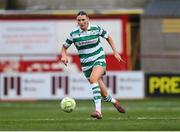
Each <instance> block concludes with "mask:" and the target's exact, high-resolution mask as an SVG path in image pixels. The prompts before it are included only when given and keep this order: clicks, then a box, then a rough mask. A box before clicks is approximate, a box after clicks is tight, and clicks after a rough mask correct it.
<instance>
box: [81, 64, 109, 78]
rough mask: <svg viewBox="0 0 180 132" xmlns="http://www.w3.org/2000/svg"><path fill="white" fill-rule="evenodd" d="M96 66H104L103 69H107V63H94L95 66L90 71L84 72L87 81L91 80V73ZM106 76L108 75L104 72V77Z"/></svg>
mask: <svg viewBox="0 0 180 132" xmlns="http://www.w3.org/2000/svg"><path fill="white" fill-rule="evenodd" d="M95 66H102V67H103V68H105V69H106V62H99V61H97V62H95V63H94V65H93V66H92V67H91V68H90V69H89V70H87V71H83V73H84V75H85V76H86V78H87V79H89V77H90V75H91V72H92V69H93V67H95ZM105 74H106V72H104V74H103V75H105Z"/></svg>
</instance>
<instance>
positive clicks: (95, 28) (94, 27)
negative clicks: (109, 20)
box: [91, 24, 100, 30]
mask: <svg viewBox="0 0 180 132" xmlns="http://www.w3.org/2000/svg"><path fill="white" fill-rule="evenodd" d="M99 28H100V27H99V25H97V24H91V29H94V30H99Z"/></svg>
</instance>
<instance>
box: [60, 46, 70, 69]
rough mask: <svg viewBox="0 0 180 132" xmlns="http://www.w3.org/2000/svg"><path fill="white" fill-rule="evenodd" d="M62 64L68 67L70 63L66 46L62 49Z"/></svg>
mask: <svg viewBox="0 0 180 132" xmlns="http://www.w3.org/2000/svg"><path fill="white" fill-rule="evenodd" d="M61 62H62V63H64V65H66V66H67V63H68V57H67V48H66V47H64V46H62V48H61Z"/></svg>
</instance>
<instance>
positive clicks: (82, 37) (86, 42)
mask: <svg viewBox="0 0 180 132" xmlns="http://www.w3.org/2000/svg"><path fill="white" fill-rule="evenodd" d="M108 35H109V34H108V33H107V31H105V30H104V29H102V28H101V27H99V26H98V25H92V24H90V23H89V26H88V30H87V31H83V30H81V29H80V28H79V27H77V28H76V29H75V30H73V31H72V32H71V33H70V34H69V36H68V37H67V39H66V41H65V43H64V44H63V46H64V47H65V48H68V47H69V46H70V45H71V44H72V43H74V45H75V46H76V48H77V50H78V54H79V57H80V61H81V66H82V71H83V72H86V71H88V70H89V69H91V68H92V67H93V66H94V65H95V63H97V62H104V63H106V60H105V53H104V50H103V48H102V46H101V44H100V37H103V38H105V39H106V38H108Z"/></svg>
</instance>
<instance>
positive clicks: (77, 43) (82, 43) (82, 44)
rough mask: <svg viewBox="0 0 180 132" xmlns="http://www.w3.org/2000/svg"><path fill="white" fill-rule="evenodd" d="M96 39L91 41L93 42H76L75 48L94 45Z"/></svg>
mask: <svg viewBox="0 0 180 132" xmlns="http://www.w3.org/2000/svg"><path fill="white" fill-rule="evenodd" d="M97 41H98V39H93V40H86V41H80V42H76V43H75V44H76V45H77V46H84V45H88V44H95V43H97Z"/></svg>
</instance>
